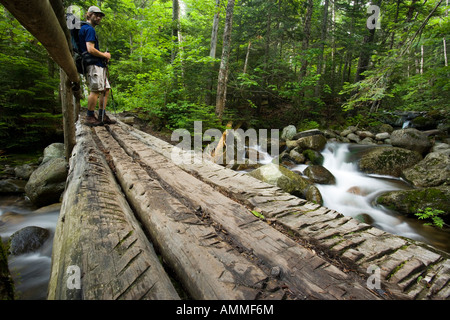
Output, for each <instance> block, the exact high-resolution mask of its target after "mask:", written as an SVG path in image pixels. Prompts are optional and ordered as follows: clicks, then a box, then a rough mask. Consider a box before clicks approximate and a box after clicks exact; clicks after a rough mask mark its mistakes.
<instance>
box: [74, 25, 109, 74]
mask: <svg viewBox="0 0 450 320" xmlns="http://www.w3.org/2000/svg"><path fill="white" fill-rule="evenodd" d="M78 39H79V48H80V51H81V52H86V51H87V46H86V42H94V43H95V45H94V47H95V49H97V50H99V51H100V46H99V44H98V38H97V35H96V33H95V29H94V27H93V26H91V25H90V24H89V23H86V24H83V25H82V26H81V29H80V32H79V33H78ZM96 58H98V62H97V63H95V65H97V66H100V67H103V68H104V67H106V66H105V64H104V63H103V59H102V58H100V57H96Z"/></svg>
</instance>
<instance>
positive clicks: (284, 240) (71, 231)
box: [48, 120, 450, 300]
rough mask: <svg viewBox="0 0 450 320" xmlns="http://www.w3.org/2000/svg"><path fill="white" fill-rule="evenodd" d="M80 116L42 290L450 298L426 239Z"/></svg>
mask: <svg viewBox="0 0 450 320" xmlns="http://www.w3.org/2000/svg"><path fill="white" fill-rule="evenodd" d="M81 123H82V120H79V121H78V122H77V125H76V145H75V147H74V149H73V152H72V154H71V158H70V169H69V175H68V179H67V184H66V191H65V194H64V197H63V203H62V208H61V214H60V217H59V221H58V223H57V228H56V232H55V237H54V246H53V253H52V269H51V277H50V283H49V289H48V298H49V299H87V300H99V299H102V300H114V299H130V300H131V299H132V300H138V299H166V300H172V299H173V300H175V299H208V300H216V299H218V300H219V299H227V300H239V299H246V300H249V299H261V300H269V299H271V300H277V299H278V300H281V299H287V300H290V299H292V300H298V299H302V300H303V299H320V300H329V299H332V300H351V299H358V300H366V299H367V300H373V299H448V298H449V296H450V281H449V279H450V262H449V259H448V256H447V255H446V254H445V253H442V252H439V251H437V250H435V249H433V248H432V247H430V246H427V245H426V244H424V243H420V242H417V241H412V240H410V239H406V238H402V237H399V236H395V235H392V234H389V233H386V232H384V231H382V230H379V229H377V228H374V227H372V226H370V225H368V224H365V223H362V222H359V221H357V220H355V219H353V218H351V217H346V216H343V215H342V214H340V213H338V212H336V211H333V210H330V209H328V208H325V207H322V206H319V205H316V204H314V203H311V202H308V201H306V200H303V199H300V198H297V197H295V196H292V195H290V194H287V193H284V192H283V191H282V190H280V189H279V188H277V187H274V186H272V185H268V184H266V183H263V182H261V181H259V180H257V179H255V178H253V177H250V176H248V175H245V174H243V173H239V172H235V171H232V170H229V169H226V168H224V167H222V166H219V165H216V164H214V163H212V162H207V161H203V162H202V163H201V164H197V163H195V162H190V163H182V164H175V163H174V162H173V161H172V160H171V155H172V152H173V151H177V152H179V153H180V154H182V153H183V151H182V150H174V148H177V147H176V146H173V145H171V144H169V143H167V142H164V141H162V140H160V139H158V138H156V137H154V136H152V135H149V134H147V133H144V132H142V131H139V130H137V129H135V128H133V127H131V126H129V125H126V124H124V123H122V122H120V121H118V123H117V124H115V125H111V126H105V127H95V128H89V127H87V126H85V125H82V124H81ZM252 211H253V212H255V211H257V212H259V213H260V214H262V215H263V216H264V218H261V216H260V215H259V217H258V216H255V215H254V214H253V213H252ZM74 267H75V268H74ZM71 270H78V272H75V271H74V272H72V271H71ZM77 277H78V278H77Z"/></svg>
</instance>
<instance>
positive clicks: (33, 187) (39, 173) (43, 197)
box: [25, 158, 68, 206]
mask: <svg viewBox="0 0 450 320" xmlns="http://www.w3.org/2000/svg"><path fill="white" fill-rule="evenodd" d="M67 171H68V170H67V163H66V161H65V160H64V158H53V159H50V160H48V161H46V162H45V163H43V164H41V165H40V166H39V167H38V168H37V169H36V170H35V171H34V172H33V174H32V175H31V177H30V179H29V180H28V183H27V184H26V186H25V192H26V194H27V196H28V198H30V200H31V201H32V202H33V203H34V204H36V205H38V206H45V205H48V204H52V203H55V202H58V201H59V198H60V196H61V194H62V192H63V191H64V188H65V185H66V178H67Z"/></svg>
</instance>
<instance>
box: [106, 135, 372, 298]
mask: <svg viewBox="0 0 450 320" xmlns="http://www.w3.org/2000/svg"><path fill="white" fill-rule="evenodd" d="M110 130H111V133H112V135H113V136H114V137H115V139H116V140H118V141H119V143H120V144H121V146H122V147H123V148H124V149H125V150H126V151H127V153H128V154H130V155H133V156H134V157H136V158H138V159H140V161H141V162H142V163H143V164H145V165H146V166H148V167H149V168H150V170H152V171H153V172H154V173H155V175H157V177H158V178H159V179H160V180H161V181H164V183H165V184H167V185H169V186H170V189H171V191H172V192H174V193H175V194H177V196H178V197H180V198H184V199H186V201H189V202H190V204H191V206H193V207H201V208H202V210H203V212H205V213H207V214H209V215H210V217H211V218H212V219H213V220H214V221H215V222H216V223H218V224H220V225H221V226H222V228H223V229H224V230H226V232H227V233H228V234H229V235H230V236H231V237H232V238H233V239H234V241H235V242H236V243H238V244H240V245H241V246H242V248H244V249H248V250H252V252H253V253H254V254H255V255H256V256H257V257H258V258H259V259H261V260H262V261H263V263H264V264H265V265H267V266H269V267H270V268H275V267H278V268H281V270H283V271H282V273H281V277H282V280H283V281H285V282H286V283H288V284H289V290H291V291H293V292H295V293H296V294H297V295H298V296H299V297H302V298H314V299H377V298H379V297H378V296H377V295H375V294H374V293H372V292H370V291H369V290H368V289H367V288H366V287H365V282H364V283H363V280H362V279H357V278H355V277H353V276H352V275H351V274H346V273H344V272H342V271H341V270H339V269H338V268H337V267H335V266H333V265H331V264H330V263H328V262H326V261H325V260H324V259H322V258H321V257H319V256H318V255H317V254H315V253H314V252H313V251H311V250H308V249H307V248H304V247H302V246H300V245H299V244H298V243H296V242H294V241H293V240H291V239H289V238H288V237H287V236H285V235H284V234H282V233H281V232H279V231H277V230H275V229H274V228H272V227H271V226H269V225H268V224H267V223H265V222H263V221H261V220H259V219H257V218H256V217H255V216H254V215H252V213H251V212H250V211H249V210H248V208H246V207H244V206H243V205H241V204H239V203H237V202H235V201H233V200H232V199H230V198H228V197H226V196H225V195H223V194H222V193H220V192H218V191H217V190H215V189H214V188H213V187H211V186H210V185H208V184H206V183H204V182H202V181H200V180H198V179H197V178H195V177H193V176H192V175H190V174H188V173H187V172H185V171H184V170H182V169H180V168H179V167H178V166H177V165H175V164H174V163H173V162H172V161H171V160H170V159H168V158H166V157H165V156H162V155H161V154H160V153H158V152H156V151H154V150H152V148H149V145H146V144H144V143H142V142H141V141H140V140H139V139H137V138H136V137H134V136H132V135H130V134H127V133H126V132H125V131H124V130H122V129H121V126H111V127H110Z"/></svg>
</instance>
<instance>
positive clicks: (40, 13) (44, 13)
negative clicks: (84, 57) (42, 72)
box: [0, 0, 80, 83]
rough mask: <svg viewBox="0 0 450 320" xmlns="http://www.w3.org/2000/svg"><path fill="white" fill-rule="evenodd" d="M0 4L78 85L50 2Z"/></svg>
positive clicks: (5, 1)
mask: <svg viewBox="0 0 450 320" xmlns="http://www.w3.org/2000/svg"><path fill="white" fill-rule="evenodd" d="M0 3H2V4H3V5H4V6H5V8H6V9H7V10H8V11H9V12H10V13H11V14H12V15H13V16H14V17H15V18H16V19H17V20H18V21H19V22H20V24H21V25H23V26H24V27H25V28H26V29H27V30H28V31H29V32H30V33H31V34H32V35H33V36H34V37H36V39H38V40H39V41H40V42H41V43H42V45H43V46H44V47H45V49H47V51H48V53H49V54H50V56H51V57H52V58H53V60H55V62H56V63H57V64H58V65H59V66H60V67H61V68H62V69H63V70H64V71H65V72H66V74H67V76H68V77H69V79H70V81H72V82H75V83H78V82H79V81H80V77H79V75H78V72H77V68H76V66H75V62H74V61H73V59H72V54H71V51H70V47H69V43H68V42H67V38H66V34H65V32H64V31H63V29H62V27H61V24H60V22H59V20H58V17H57V16H56V13H55V11H54V10H53V8H52V6H51V4H50V2H49V1H28V0H0ZM58 13H60V12H58Z"/></svg>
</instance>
